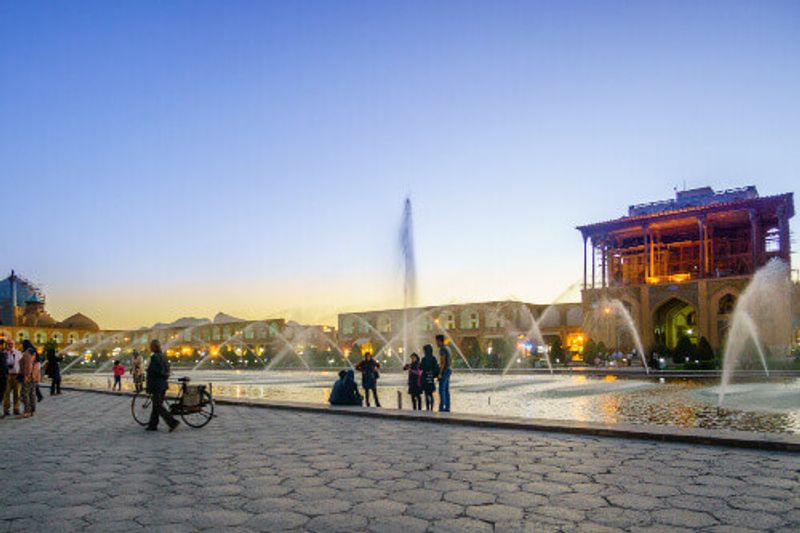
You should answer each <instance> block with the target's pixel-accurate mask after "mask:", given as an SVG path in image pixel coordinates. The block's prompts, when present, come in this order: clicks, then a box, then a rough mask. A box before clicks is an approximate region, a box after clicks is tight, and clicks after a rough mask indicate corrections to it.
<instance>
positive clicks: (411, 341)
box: [400, 198, 419, 364]
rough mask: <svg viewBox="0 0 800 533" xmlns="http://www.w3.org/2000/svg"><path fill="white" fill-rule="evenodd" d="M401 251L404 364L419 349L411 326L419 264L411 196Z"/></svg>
mask: <svg viewBox="0 0 800 533" xmlns="http://www.w3.org/2000/svg"><path fill="white" fill-rule="evenodd" d="M400 252H401V254H402V257H403V326H402V328H403V364H405V363H406V361H407V359H408V354H410V353H411V352H412V351H414V350H418V349H419V346H418V342H417V340H418V339H417V338H416V337H417V335H416V328H411V327H410V323H411V322H412V319H411V317H410V313H411V310H412V309H414V308H415V307H416V305H417V265H416V261H415V260H414V221H413V217H412V213H411V198H406V201H405V205H404V207H403V219H402V222H401V224H400Z"/></svg>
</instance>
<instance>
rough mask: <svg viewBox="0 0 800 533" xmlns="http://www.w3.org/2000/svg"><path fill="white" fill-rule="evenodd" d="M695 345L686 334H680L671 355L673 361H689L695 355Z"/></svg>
mask: <svg viewBox="0 0 800 533" xmlns="http://www.w3.org/2000/svg"><path fill="white" fill-rule="evenodd" d="M694 356H695V347H694V344H693V343H692V339H690V338H689V336H688V335H681V336H680V338H679V339H678V345H677V346H675V353H674V354H673V355H672V359H673V361H675V362H676V363H683V362H686V361H691V360H693V359H694V358H695V357H694Z"/></svg>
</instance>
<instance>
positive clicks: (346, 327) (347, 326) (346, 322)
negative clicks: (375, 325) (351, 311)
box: [342, 316, 355, 335]
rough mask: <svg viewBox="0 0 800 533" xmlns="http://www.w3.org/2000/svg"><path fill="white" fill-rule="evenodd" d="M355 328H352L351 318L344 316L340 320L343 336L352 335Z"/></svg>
mask: <svg viewBox="0 0 800 533" xmlns="http://www.w3.org/2000/svg"><path fill="white" fill-rule="evenodd" d="M354 330H355V328H354V327H353V318H352V317H349V316H346V317H344V318H343V319H342V333H344V334H345V335H352V334H353V331H354Z"/></svg>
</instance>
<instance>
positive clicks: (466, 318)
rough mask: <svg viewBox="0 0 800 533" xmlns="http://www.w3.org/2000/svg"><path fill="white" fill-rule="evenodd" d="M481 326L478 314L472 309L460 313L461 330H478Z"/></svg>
mask: <svg viewBox="0 0 800 533" xmlns="http://www.w3.org/2000/svg"><path fill="white" fill-rule="evenodd" d="M480 325H481V321H480V318H479V316H478V312H477V311H476V310H474V309H464V310H463V311H461V329H478V328H479V327H480Z"/></svg>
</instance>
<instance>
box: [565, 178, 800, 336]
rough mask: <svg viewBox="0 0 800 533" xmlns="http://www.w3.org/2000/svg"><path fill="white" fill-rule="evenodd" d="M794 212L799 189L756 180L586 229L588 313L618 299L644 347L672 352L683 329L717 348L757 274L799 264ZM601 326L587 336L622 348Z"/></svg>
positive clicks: (642, 208) (679, 196) (639, 209)
mask: <svg viewBox="0 0 800 533" xmlns="http://www.w3.org/2000/svg"><path fill="white" fill-rule="evenodd" d="M793 216H794V200H793V195H792V193H787V194H780V195H775V196H766V197H763V196H759V194H758V191H757V190H756V188H755V187H753V186H749V187H743V188H739V189H731V190H725V191H714V190H713V189H711V188H710V187H703V188H699V189H692V190H686V191H680V192H677V193H676V195H675V198H674V199H671V200H666V201H661V202H653V203H648V204H641V205H634V206H631V207H630V208H629V209H628V214H627V216H624V217H621V218H618V219H615V220H609V221H606V222H599V223H595V224H589V225H586V226H580V227H578V228H577V229H578V230H579V231H580V232H581V235H582V236H583V243H584V264H583V287H584V290H583V293H582V300H583V306H584V313H586V314H587V316H590V315H591V314H592V313H593V312H594V311H595V310H596V308H597V306H599V305H602V302H603V301H604V300H608V299H619V300H620V301H622V302H623V304H624V305H625V307H626V308H627V309H628V311H629V312H630V314H631V316H632V317H633V318H634V320H635V322H636V324H637V326H638V330H639V331H640V332H641V335H642V341H643V344H644V346H645V348H647V347H650V346H653V345H655V344H657V343H664V344H666V345H667V347H669V348H673V347H675V345H676V344H677V341H678V339H679V338H680V337H681V336H683V335H686V336H688V337H689V338H690V339H691V340H692V341H693V342H697V340H698V339H699V338H700V337H701V336H705V337H706V338H707V339H708V340H709V342H710V343H711V345H712V346H713V347H718V346H719V345H720V344H721V343H722V342H723V340H724V338H725V333H726V329H727V325H728V319H729V318H730V315H731V313H732V312H733V309H734V306H735V304H736V300H737V298H738V297H739V295H740V294H741V292H742V290H743V289H744V288H745V286H746V285H747V283H748V282H749V281H750V278H751V276H752V275H753V273H754V272H755V271H756V270H757V269H758V268H759V267H761V266H763V265H765V264H766V263H767V262H768V261H769V260H770V259H772V258H780V259H783V260H784V261H786V262H787V263H788V262H790V254H791V250H790V234H789V219H790V218H792V217H793ZM587 252H588V253H587ZM587 329H589V328H587ZM602 329H603V328H600V330H598V331H588V330H587V335H589V336H590V337H592V338H593V339H595V340H598V341H599V340H603V341H604V342H605V343H606V345H613V344H614V342H615V339H614V338H613V337H614V334H613V333H611V334H609V332H608V331H605V332H604V331H602Z"/></svg>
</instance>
